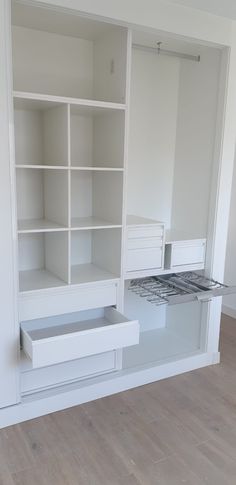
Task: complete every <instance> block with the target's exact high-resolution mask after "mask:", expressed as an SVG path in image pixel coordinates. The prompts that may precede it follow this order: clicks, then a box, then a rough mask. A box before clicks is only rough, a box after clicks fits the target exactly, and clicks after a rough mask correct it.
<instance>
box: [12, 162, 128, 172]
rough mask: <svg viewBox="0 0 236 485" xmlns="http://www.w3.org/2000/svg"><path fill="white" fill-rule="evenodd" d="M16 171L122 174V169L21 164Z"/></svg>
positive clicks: (18, 164)
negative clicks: (74, 171)
mask: <svg viewBox="0 0 236 485" xmlns="http://www.w3.org/2000/svg"><path fill="white" fill-rule="evenodd" d="M15 167H16V169H19V168H21V169H22V168H24V169H34V170H35V169H36V170H76V171H77V170H78V171H82V172H85V171H93V172H124V168H118V167H86V166H83V167H76V166H72V165H71V166H69V165H38V164H23V163H16V164H15Z"/></svg>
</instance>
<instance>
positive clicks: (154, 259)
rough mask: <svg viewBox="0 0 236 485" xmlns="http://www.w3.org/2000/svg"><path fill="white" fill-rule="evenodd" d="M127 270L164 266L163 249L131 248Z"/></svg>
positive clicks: (128, 253)
mask: <svg viewBox="0 0 236 485" xmlns="http://www.w3.org/2000/svg"><path fill="white" fill-rule="evenodd" d="M126 259H127V260H126V270H127V271H139V270H144V269H151V268H161V267H162V249H161V248H153V249H152V248H151V249H130V250H128V251H127V258H126Z"/></svg>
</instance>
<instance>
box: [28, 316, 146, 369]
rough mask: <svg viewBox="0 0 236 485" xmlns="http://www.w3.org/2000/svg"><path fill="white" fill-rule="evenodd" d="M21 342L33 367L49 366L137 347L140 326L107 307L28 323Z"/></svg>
mask: <svg viewBox="0 0 236 485" xmlns="http://www.w3.org/2000/svg"><path fill="white" fill-rule="evenodd" d="M94 317H95V318H94ZM65 322H66V323H65ZM21 340H22V347H23V350H24V351H25V353H26V354H27V355H28V356H29V357H30V359H31V361H32V366H33V367H34V368H37V367H45V366H49V365H53V364H57V363H60V362H66V361H70V360H74V359H80V358H82V357H87V356H89V355H96V354H100V353H103V352H108V351H110V350H115V349H119V348H123V347H128V346H130V345H135V344H137V343H138V342H139V323H138V321H136V320H135V321H129V320H128V319H127V318H125V317H124V316H123V315H122V314H121V313H119V312H118V311H117V310H115V309H114V308H105V309H100V310H94V311H89V312H87V313H86V312H82V315H81V314H78V313H77V314H75V315H73V314H72V315H64V316H58V317H54V318H50V319H40V320H37V321H31V322H24V323H22V324H21Z"/></svg>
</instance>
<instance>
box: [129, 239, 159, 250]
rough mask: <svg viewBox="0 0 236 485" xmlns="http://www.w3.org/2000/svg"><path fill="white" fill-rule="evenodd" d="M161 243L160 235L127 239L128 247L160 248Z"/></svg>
mask: <svg viewBox="0 0 236 485" xmlns="http://www.w3.org/2000/svg"><path fill="white" fill-rule="evenodd" d="M162 245H163V239H162V237H144V238H136V239H128V244H127V246H128V249H145V248H161V247H162Z"/></svg>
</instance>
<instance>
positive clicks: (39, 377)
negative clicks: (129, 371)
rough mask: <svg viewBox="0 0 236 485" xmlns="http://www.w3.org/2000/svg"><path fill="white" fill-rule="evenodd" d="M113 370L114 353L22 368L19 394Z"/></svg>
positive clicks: (114, 364) (114, 363) (114, 367)
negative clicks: (45, 365) (47, 365)
mask: <svg viewBox="0 0 236 485" xmlns="http://www.w3.org/2000/svg"><path fill="white" fill-rule="evenodd" d="M23 360H24V358H23ZM25 360H26V359H25ZM31 367H32V366H31ZM115 370H116V352H115V351H112V352H106V353H105V354H100V355H92V356H91V357H85V358H83V359H79V360H74V361H71V362H66V363H62V364H57V365H52V366H50V367H42V368H41V369H32V368H28V369H24V368H23V370H22V373H21V393H22V394H23V395H24V394H31V393H34V392H38V391H40V390H43V389H49V388H52V387H55V386H60V385H63V384H66V383H69V382H75V381H79V380H82V379H86V378H89V377H94V376H97V375H101V374H105V373H107V372H112V371H115Z"/></svg>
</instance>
